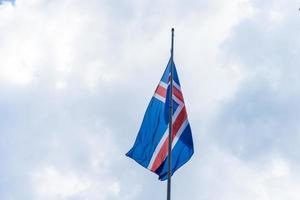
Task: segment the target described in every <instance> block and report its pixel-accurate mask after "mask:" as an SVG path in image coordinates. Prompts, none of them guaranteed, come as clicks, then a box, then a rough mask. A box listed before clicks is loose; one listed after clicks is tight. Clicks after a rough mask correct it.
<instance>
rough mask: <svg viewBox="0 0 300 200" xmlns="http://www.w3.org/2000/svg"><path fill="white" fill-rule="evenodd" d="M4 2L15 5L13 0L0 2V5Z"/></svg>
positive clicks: (1, 0)
mask: <svg viewBox="0 0 300 200" xmlns="http://www.w3.org/2000/svg"><path fill="white" fill-rule="evenodd" d="M4 2H10V3H11V4H12V5H15V0H0V5H1V4H3V3H4Z"/></svg>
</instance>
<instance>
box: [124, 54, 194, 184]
mask: <svg viewBox="0 0 300 200" xmlns="http://www.w3.org/2000/svg"><path fill="white" fill-rule="evenodd" d="M172 68H173V90H172V93H173V95H172V101H173V110H172V134H171V135H172V156H171V159H172V165H171V174H172V175H173V173H174V172H175V171H176V170H177V169H178V168H180V167H181V166H182V165H184V164H185V163H186V162H187V161H188V160H189V159H190V158H191V157H192V155H193V153H194V147H193V139H192V133H191V128H190V124H189V121H188V117H187V112H186V108H185V104H184V100H183V95H182V92H181V88H180V82H179V79H178V75H177V71H176V67H175V64H174V62H173V60H172V59H170V60H169V62H168V65H167V67H166V69H165V71H164V74H163V76H162V78H161V80H160V82H159V84H158V86H157V88H156V90H155V92H154V95H153V97H152V99H151V101H150V103H149V105H148V108H147V110H146V113H145V115H144V119H143V122H142V125H141V128H140V130H139V132H138V135H137V138H136V140H135V143H134V145H133V147H132V148H131V149H130V150H129V152H128V153H127V154H126V155H127V156H128V157H130V158H132V159H133V160H135V161H136V162H138V163H139V164H140V165H142V166H143V167H145V168H147V169H149V170H151V171H152V172H154V173H156V174H157V175H158V176H159V179H160V180H166V179H167V178H168V162H167V160H168V143H169V139H168V135H169V111H170V110H169V106H170V99H171V98H170V91H171V90H170V88H171V87H170V86H171V84H170V73H171V69H172Z"/></svg>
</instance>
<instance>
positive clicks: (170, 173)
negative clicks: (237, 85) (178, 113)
mask: <svg viewBox="0 0 300 200" xmlns="http://www.w3.org/2000/svg"><path fill="white" fill-rule="evenodd" d="M171 31H172V42H171V75H170V96H169V100H170V101H169V102H170V110H169V145H168V189H167V200H171V175H172V167H171V166H172V116H173V98H172V97H173V67H174V66H173V64H174V62H173V45H174V28H172V30H171Z"/></svg>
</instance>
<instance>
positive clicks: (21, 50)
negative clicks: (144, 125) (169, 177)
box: [0, 0, 300, 200]
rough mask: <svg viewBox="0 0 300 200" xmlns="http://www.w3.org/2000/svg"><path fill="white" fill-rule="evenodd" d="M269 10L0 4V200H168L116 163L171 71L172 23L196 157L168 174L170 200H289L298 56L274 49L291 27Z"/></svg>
mask: <svg viewBox="0 0 300 200" xmlns="http://www.w3.org/2000/svg"><path fill="white" fill-rule="evenodd" d="M271 2H273V1H267V2H265V3H261V2H258V1H249V0H234V1H220V0H213V1H187V2H181V1H175V2H169V1H163V2H162V1H145V2H144V1H143V2H142V1H129V2H120V1H110V2H105V1H96V0H91V1H89V2H88V3H87V2H85V1H79V0H75V1H60V0H55V1H38V0H30V1H21V0H20V1H18V2H17V5H16V7H12V6H10V5H4V6H0V30H1V31H0V84H1V85H0V89H1V94H0V111H1V112H0V134H1V137H2V138H3V141H2V140H1V142H0V150H1V151H0V156H1V160H4V162H3V163H4V164H2V165H1V166H0V176H1V177H4V178H3V179H1V180H0V196H2V197H3V198H6V199H9V198H11V199H19V198H23V199H30V200H32V199H45V200H47V199H51V200H52V199H76V200H77V199H78V200H79V199H90V200H93V199H98V200H106V199H110V200H111V199H128V200H134V199H147V198H148V199H159V198H164V197H165V194H164V193H165V185H164V183H161V182H159V181H157V177H156V176H155V175H153V174H151V173H150V172H146V171H145V169H143V168H141V167H140V166H138V165H137V164H136V163H133V162H132V161H130V160H129V159H127V158H125V156H124V153H125V152H126V151H127V150H128V148H129V147H130V145H131V144H132V142H133V140H134V137H135V136H136V133H137V130H138V128H139V125H140V121H141V119H142V115H143V112H144V110H145V108H146V105H147V103H148V101H149V98H150V96H151V95H152V92H153V90H154V89H155V84H156V83H157V82H158V80H159V78H160V76H161V73H162V71H163V69H164V67H165V66H164V65H165V64H166V62H167V59H168V56H169V45H170V44H169V43H170V28H171V25H174V27H175V29H176V32H175V61H176V64H177V68H178V72H179V76H180V80H181V83H182V88H183V92H184V95H185V100H186V104H187V109H188V113H189V118H190V121H191V126H192V130H193V134H194V141H195V150H196V153H195V155H194V158H193V159H192V161H191V162H190V164H189V165H187V166H185V167H184V169H181V170H179V171H178V173H177V174H176V175H175V178H174V191H173V192H174V199H176V198H177V199H184V198H186V196H189V195H190V196H189V198H190V199H193V198H196V199H203V200H206V199H210V200H214V199H220V197H222V200H227V199H228V200H235V199H236V200H240V199H244V200H247V199H258V200H260V199H261V200H268V199H272V200H277V199H278V200H279V199H288V200H294V199H296V198H297V194H296V191H297V188H296V186H297V185H299V182H300V178H299V173H297V170H295V169H294V168H295V165H294V164H293V161H292V158H294V157H296V158H297V153H295V152H297V148H295V147H298V146H299V145H298V142H297V141H298V140H297V137H296V135H297V134H296V133H298V132H299V126H298V125H296V124H297V122H298V121H297V119H298V111H297V109H293V108H294V107H293V106H295V105H297V104H295V103H293V101H291V98H293V97H295V96H296V97H298V95H295V94H297V93H298V91H299V88H298V85H299V84H297V80H298V78H297V73H296V70H295V67H293V66H294V64H293V63H298V62H296V61H297V60H296V57H295V56H291V55H298V51H292V50H291V48H290V47H291V46H292V45H295V46H296V44H295V43H293V42H290V40H285V39H284V38H294V39H295V38H296V37H295V35H297V37H298V34H295V33H297V31H289V30H287V31H283V32H282V31H280V30H283V29H284V28H287V27H290V24H294V25H295V20H292V17H291V16H290V15H289V14H288V13H289V12H290V10H288V8H287V7H286V6H282V5H286V4H284V3H283V1H280V3H278V4H275V3H274V5H273V4H272V6H269V5H271ZM290 2H291V1H289V3H290ZM268 8H271V9H268ZM281 8H282V9H281ZM297 14H299V13H297ZM296 28H297V26H296ZM296 28H295V29H296ZM256 31H257V32H256ZM282 33H284V34H282ZM293 33H294V34H295V35H293ZM260 36H261V37H260ZM254 39H257V40H254ZM297 41H298V40H295V42H296V43H297ZM287 44H290V45H291V46H289V45H287ZM275 47H276V48H275ZM282 47H284V50H282V51H278V49H282ZM271 58H272V59H271ZM290 60H292V61H291V63H292V64H291V63H290ZM295 66H297V65H295ZM291 80H293V84H291ZM265 91H268V92H266V93H265ZM247 94H248V95H247ZM283 96H284V97H286V98H282V97H283ZM271 97H274V98H273V99H272V100H274V101H270V98H271ZM296 99H297V98H296ZM287 102H288V103H287ZM291 102H292V103H291ZM286 105H291V106H286ZM292 107H293V108H292ZM267 108H268V109H267ZM284 108H288V112H286V109H284ZM292 111H294V112H292ZM220 112H221V113H220ZM279 113H281V114H279ZM124 119H125V120H124ZM279 122H280V123H279ZM212 126H214V128H211V127H212ZM288 128H290V129H288ZM274 130H275V131H277V132H274ZM282 130H285V131H286V132H287V130H290V132H291V133H290V134H287V133H286V132H285V133H284V134H282ZM280 131H281V132H280ZM216 132H217V133H216ZM292 134H293V135H292ZM274 136H277V137H274ZM288 136H289V137H288ZM224 138H226V139H224ZM272 138H277V140H275V139H274V140H272V143H271V142H270V141H271V139H272ZM4 141H5V142H4ZM266 141H268V143H267V142H266ZM289 142H290V143H289ZM204 143H205V144H210V143H213V145H212V146H214V145H215V147H211V146H210V145H207V146H206V145H205V144H204ZM287 143H289V144H291V145H289V147H288V148H286V149H288V150H287V152H288V153H286V154H285V153H284V152H285V150H283V148H282V146H283V145H285V144H287ZM274 149H276V150H277V151H279V153H278V154H275V155H274V154H273V150H274ZM281 150H282V151H281ZM260 152H267V153H266V154H262V155H261V154H260ZM293 152H294V153H293ZM10 155H14V156H13V157H11V156H10ZM249 155H251V156H249ZM288 155H289V156H288ZM262 157H263V158H262ZM261 159H262V160H261ZM21 167H22V169H21ZM25 171H26V172H25ZM27 172H28V173H29V174H28V173H27ZM14 174H16V175H14ZM2 180H3V181H2ZM16 180H18V181H17V182H18V184H16V183H15V182H16ZM141 180H143V181H141ZM183 183H184V184H183ZM28 185H29V186H30V187H29V186H28ZM183 185H184V189H183V188H182V187H183ZM28 187H29V188H28ZM2 188H4V189H2ZM20 188H24V189H20ZM282 189H283V190H284V192H282ZM31 190H32V191H31Z"/></svg>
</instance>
